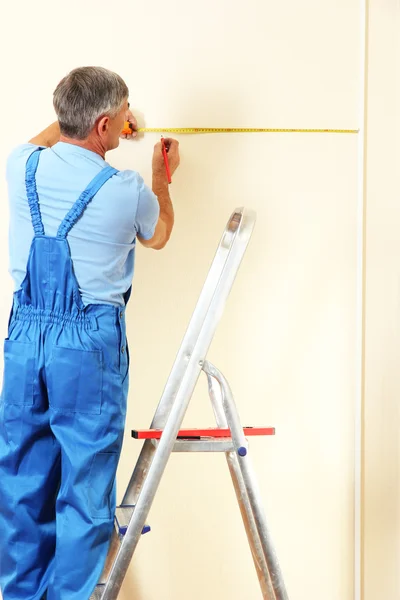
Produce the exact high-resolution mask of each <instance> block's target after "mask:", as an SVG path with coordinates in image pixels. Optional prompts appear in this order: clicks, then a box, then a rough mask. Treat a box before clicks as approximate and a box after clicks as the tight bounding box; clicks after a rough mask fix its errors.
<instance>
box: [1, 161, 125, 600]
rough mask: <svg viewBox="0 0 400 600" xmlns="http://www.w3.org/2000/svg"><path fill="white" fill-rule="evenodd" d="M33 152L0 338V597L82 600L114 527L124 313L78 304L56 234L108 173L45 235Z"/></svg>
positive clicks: (63, 235)
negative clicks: (0, 361)
mask: <svg viewBox="0 0 400 600" xmlns="http://www.w3.org/2000/svg"><path fill="white" fill-rule="evenodd" d="M39 157H40V150H37V151H35V152H33V153H32V155H31V156H30V157H29V159H28V163H27V168H26V186H27V197H28V201H29V206H30V211H31V217H32V224H33V227H34V233H35V236H34V238H33V241H32V246H31V251H30V254H29V260H28V265H27V272H26V277H25V279H24V281H23V283H22V286H21V289H20V290H19V291H18V292H16V293H15V294H14V302H13V307H12V311H11V315H10V321H9V330H8V338H7V339H6V340H5V342H4V378H3V390H2V395H1V400H0V588H1V590H2V594H3V600H40V599H41V598H42V597H46V598H47V600H88V599H89V597H90V595H91V593H92V591H93V589H94V587H95V585H96V583H97V581H98V579H99V577H100V575H101V572H102V569H103V566H104V562H105V558H106V555H107V550H108V545H109V541H110V536H111V532H112V527H113V518H114V511H115V475H116V469H117V465H118V461H119V456H120V452H121V446H122V439H123V431H124V425H125V416H126V398H127V391H128V368H129V364H128V362H129V359H128V348H127V340H126V330H125V314H124V312H125V311H124V309H121V308H118V307H116V306H112V305H107V304H96V305H94V304H93V305H88V306H86V307H85V306H84V304H83V302H82V298H81V296H80V293H79V286H78V282H77V280H76V277H75V275H74V268H73V263H72V260H71V256H70V249H69V245H68V241H67V235H68V233H69V231H70V229H71V228H72V227H73V226H74V224H75V223H76V222H77V221H78V220H79V219H80V218H81V217H82V215H83V213H84V211H85V210H90V207H89V208H88V206H89V204H90V202H91V201H92V200H93V198H94V196H95V194H96V193H97V191H98V190H99V189H100V188H101V187H102V186H103V185H106V184H107V181H108V180H109V179H110V178H111V177H112V176H113V175H114V174H115V173H116V171H115V169H112V168H111V167H106V168H105V169H103V171H101V172H100V173H99V174H98V175H97V176H96V177H95V179H94V180H93V181H92V183H91V184H90V185H89V186H88V188H87V189H86V190H85V191H84V192H83V193H82V195H81V197H80V198H79V199H78V200H77V202H76V203H75V205H74V207H73V209H72V210H71V211H70V212H69V213H68V215H67V216H66V218H65V219H64V221H63V222H62V223H61V224H60V227H59V230H58V234H57V237H49V236H46V235H45V233H44V229H43V224H42V219H41V215H40V205H39V200H38V197H37V192H36V184H35V173H36V168H37V164H38V160H39ZM46 594H47V595H46Z"/></svg>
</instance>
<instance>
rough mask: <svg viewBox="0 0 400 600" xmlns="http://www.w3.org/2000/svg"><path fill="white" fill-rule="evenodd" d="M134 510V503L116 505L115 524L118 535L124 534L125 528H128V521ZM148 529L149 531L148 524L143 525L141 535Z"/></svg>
mask: <svg viewBox="0 0 400 600" xmlns="http://www.w3.org/2000/svg"><path fill="white" fill-rule="evenodd" d="M134 510H135V506H134V505H127V506H117V508H116V509H115V524H116V526H117V530H118V533H119V535H125V534H126V530H127V529H128V525H129V521H130V520H131V517H132V515H133V511H134ZM149 531H151V527H150V525H145V526H144V527H143V529H142V535H144V534H145V533H148V532H149Z"/></svg>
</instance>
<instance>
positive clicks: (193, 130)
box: [122, 121, 359, 135]
mask: <svg viewBox="0 0 400 600" xmlns="http://www.w3.org/2000/svg"><path fill="white" fill-rule="evenodd" d="M138 131H139V132H141V133H177V134H199V133H351V134H355V133H358V132H359V129H279V128H270V129H254V128H250V127H164V129H161V128H160V127H141V128H139V129H138ZM131 132H132V125H131V123H129V122H128V121H126V122H125V125H124V129H123V130H122V133H125V134H128V135H129V134H130V133H131Z"/></svg>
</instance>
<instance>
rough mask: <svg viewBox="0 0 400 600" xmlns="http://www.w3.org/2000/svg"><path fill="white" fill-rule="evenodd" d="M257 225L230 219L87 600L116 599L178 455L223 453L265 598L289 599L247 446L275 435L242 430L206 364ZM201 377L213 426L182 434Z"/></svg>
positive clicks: (223, 382)
mask: <svg viewBox="0 0 400 600" xmlns="http://www.w3.org/2000/svg"><path fill="white" fill-rule="evenodd" d="M255 220H256V215H255V213H254V212H253V211H251V210H246V209H244V208H238V209H236V210H235V211H234V212H233V213H232V215H231V217H230V218H229V220H228V223H227V225H226V228H225V230H224V232H223V235H222V238H221V240H220V243H219V245H218V248H217V251H216V254H215V257H214V260H213V262H212V264H211V267H210V270H209V272H208V275H207V277H206V280H205V283H204V286H203V289H202V290H201V293H200V296H199V299H198V302H197V305H196V307H195V310H194V312H193V315H192V318H191V320H190V323H189V326H188V328H187V330H186V333H185V335H184V338H183V341H182V344H181V346H180V348H179V351H178V354H177V356H176V359H175V362H174V364H173V367H172V370H171V373H170V375H169V378H168V380H167V383H166V386H165V388H164V391H163V394H162V396H161V399H160V402H159V404H158V407H157V409H156V412H155V415H154V418H153V420H152V422H151V425H150V428H149V429H147V430H134V431H133V432H132V435H133V437H135V438H136V439H141V440H144V443H143V447H142V450H141V452H140V455H139V458H138V461H137V463H136V466H135V468H134V470H133V473H132V476H131V479H130V482H129V484H128V487H127V489H126V492H125V494H124V496H123V500H122V503H121V506H119V507H118V508H117V510H116V515H115V527H114V532H113V535H112V539H111V543H110V548H109V552H108V556H107V560H106V564H105V568H104V571H103V574H102V576H101V579H100V581H99V582H98V584H97V586H96V588H95V590H94V591H93V593H92V596H91V597H90V600H116V599H117V598H118V595H119V592H120V590H121V587H122V584H123V581H124V578H125V576H126V573H127V571H128V568H129V565H130V562H131V560H132V558H133V555H134V553H135V550H136V548H137V545H138V542H139V540H140V537H141V535H142V534H144V533H147V532H148V531H149V529H150V528H149V527H148V525H146V521H147V517H148V514H149V511H150V509H151V506H152V503H153V500H154V497H155V495H156V492H157V490H158V486H159V483H160V481H161V478H162V476H163V473H164V470H165V467H166V465H167V463H168V461H169V459H170V456H171V454H172V453H173V452H223V453H224V454H225V456H226V460H227V463H228V467H229V471H230V475H231V478H232V482H233V486H234V490H235V493H236V498H237V501H238V504H239V508H240V512H241V515H242V518H243V523H244V526H245V530H246V534H247V538H248V542H249V546H250V550H251V553H252V557H253V561H254V566H255V569H256V573H257V576H258V580H259V584H260V590H261V593H260V598H263V599H264V600H288V598H289V597H288V594H287V591H286V587H285V583H284V580H283V576H282V572H281V569H280V565H279V562H278V559H277V556H276V552H275V549H274V545H273V542H272V539H271V535H270V531H269V526H268V524H267V520H266V516H265V513H264V509H263V504H262V500H261V494H260V491H259V487H258V484H257V480H256V477H255V473H254V470H253V467H252V464H251V457H250V453H249V443H248V438H249V437H251V436H255V435H265V436H271V435H274V433H275V429H274V428H273V427H243V426H242V424H241V422H240V418H239V414H238V410H237V407H236V404H235V400H234V396H233V393H232V390H231V387H230V385H229V383H228V381H227V379H226V378H225V376H224V375H223V374H222V372H221V371H220V370H219V369H218V368H217V367H216V366H214V365H213V364H212V363H211V362H210V361H209V360H208V358H207V355H208V351H209V348H210V345H211V342H212V339H213V337H214V334H215V331H216V329H217V326H218V323H219V321H220V319H221V316H222V314H223V310H224V307H225V304H226V301H227V299H228V296H229V293H230V290H231V288H232V285H233V283H234V280H235V277H236V274H237V272H238V269H239V267H240V264H241V262H242V258H243V256H244V254H245V251H246V248H247V246H248V243H249V240H250V237H251V234H252V232H253V229H254V225H255ZM201 373H204V375H205V376H206V377H207V381H208V392H209V396H210V400H211V404H212V408H213V412H214V415H215V421H216V426H215V427H212V428H208V429H183V427H182V423H183V419H184V417H185V414H186V411H187V408H188V406H189V403H190V400H191V397H192V394H193V391H194V389H195V387H196V384H197V381H198V379H199V377H200V375H201Z"/></svg>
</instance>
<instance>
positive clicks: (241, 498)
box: [207, 375, 275, 600]
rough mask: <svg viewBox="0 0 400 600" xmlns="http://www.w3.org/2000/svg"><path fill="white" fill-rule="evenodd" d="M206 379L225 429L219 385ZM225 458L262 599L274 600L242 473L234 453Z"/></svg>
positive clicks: (210, 378) (227, 453) (216, 414)
mask: <svg viewBox="0 0 400 600" xmlns="http://www.w3.org/2000/svg"><path fill="white" fill-rule="evenodd" d="M207 379H208V391H209V395H210V398H211V403H212V407H213V410H214V414H215V418H216V421H217V425H218V427H222V428H226V427H227V426H228V424H227V421H226V416H225V412H224V409H223V406H222V399H221V388H220V385H219V384H218V383H217V381H216V380H215V379H213V378H212V377H211V376H210V375H207ZM225 456H226V461H227V463H228V467H229V471H230V474H231V477H232V482H233V487H234V489H235V493H236V498H237V501H238V504H239V508H240V512H241V515H242V519H243V523H244V528H245V530H246V534H247V539H248V542H249V545H250V549H251V554H252V556H253V561H254V566H255V568H256V572H257V577H258V580H259V582H260V587H261V591H262V595H263V599H264V600H275V594H274V591H273V589H272V585H271V580H270V575H269V571H268V566H267V562H266V560H265V556H264V552H263V549H262V544H261V540H260V536H259V535H258V531H257V526H256V523H255V520H254V516H253V511H252V509H251V505H250V502H249V497H248V495H247V491H246V486H245V483H244V481H243V477H242V472H241V470H240V467H239V464H238V459H237V456H236V453H235V452H226V454H225Z"/></svg>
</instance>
